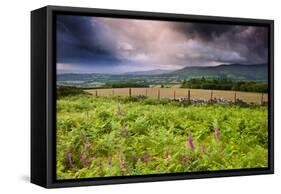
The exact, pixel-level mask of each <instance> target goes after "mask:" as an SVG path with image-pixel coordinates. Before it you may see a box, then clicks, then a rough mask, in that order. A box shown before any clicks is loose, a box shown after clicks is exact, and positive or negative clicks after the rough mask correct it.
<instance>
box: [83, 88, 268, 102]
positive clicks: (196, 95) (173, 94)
mask: <svg viewBox="0 0 281 194" xmlns="http://www.w3.org/2000/svg"><path fill="white" fill-rule="evenodd" d="M129 90H130V88H114V89H88V90H85V91H86V92H89V93H91V94H93V95H98V96H129V95H130V91H129ZM188 90H189V91H190V98H191V99H203V100H209V99H210V98H211V97H212V98H223V99H225V100H231V101H234V99H235V93H236V99H238V98H239V99H242V100H243V101H245V102H248V103H249V102H253V103H256V104H260V103H261V102H262V101H263V102H267V101H268V94H266V93H254V92H238V91H237V92H235V91H223V90H204V89H184V88H131V95H132V96H136V95H145V96H148V97H152V98H158V93H159V98H160V99H163V98H168V99H174V98H185V97H187V96H188Z"/></svg>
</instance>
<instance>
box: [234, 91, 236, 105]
mask: <svg viewBox="0 0 281 194" xmlns="http://www.w3.org/2000/svg"><path fill="white" fill-rule="evenodd" d="M234 104H236V92H234Z"/></svg>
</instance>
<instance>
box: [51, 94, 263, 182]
mask: <svg viewBox="0 0 281 194" xmlns="http://www.w3.org/2000/svg"><path fill="white" fill-rule="evenodd" d="M267 116H268V115H267V107H262V106H254V107H240V106H237V105H182V104H179V103H176V102H173V101H169V100H156V99H151V98H146V99H139V98H129V97H122V98H121V97H94V96H90V95H85V94H79V95H74V96H73V95H64V96H63V97H60V98H59V99H58V100H57V129H56V137H57V144H56V146H57V178H58V179H71V178H93V177H105V176H123V175H143V174H161V173H176V172H197V171H213V170H227V169H241V168H257V167H267V165H268V164H267V162H268V161H267V156H268V155H267V153H268V148H267V145H268V142H267V139H268V136H267V134H268V133H267V131H268V126H267Z"/></svg>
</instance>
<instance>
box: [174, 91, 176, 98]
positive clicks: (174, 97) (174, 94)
mask: <svg viewBox="0 0 281 194" xmlns="http://www.w3.org/2000/svg"><path fill="white" fill-rule="evenodd" d="M175 99H176V90H174V100H175Z"/></svg>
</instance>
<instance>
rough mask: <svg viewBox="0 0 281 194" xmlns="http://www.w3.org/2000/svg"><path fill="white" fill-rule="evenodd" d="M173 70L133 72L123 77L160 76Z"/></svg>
mask: <svg viewBox="0 0 281 194" xmlns="http://www.w3.org/2000/svg"><path fill="white" fill-rule="evenodd" d="M171 72H173V70H163V69H154V70H150V71H135V72H126V73H123V75H160V74H166V73H171Z"/></svg>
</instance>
